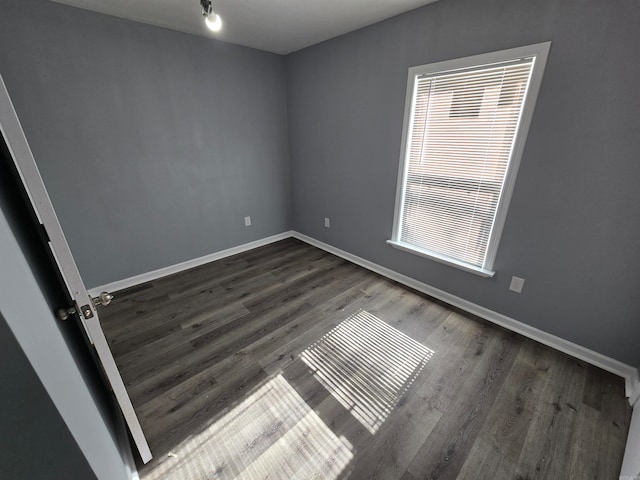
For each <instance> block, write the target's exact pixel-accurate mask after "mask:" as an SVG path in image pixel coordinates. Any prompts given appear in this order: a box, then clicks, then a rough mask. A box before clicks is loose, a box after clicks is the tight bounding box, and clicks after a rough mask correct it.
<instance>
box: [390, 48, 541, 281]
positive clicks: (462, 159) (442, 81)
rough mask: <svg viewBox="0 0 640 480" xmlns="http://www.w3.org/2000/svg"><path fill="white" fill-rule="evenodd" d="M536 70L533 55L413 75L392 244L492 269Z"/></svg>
mask: <svg viewBox="0 0 640 480" xmlns="http://www.w3.org/2000/svg"><path fill="white" fill-rule="evenodd" d="M547 48H548V47H547ZM535 62H536V56H535V55H529V56H523V57H520V58H515V59H513V58H512V59H509V60H507V61H500V62H492V63H489V64H481V65H472V66H470V67H465V68H456V69H455V70H452V69H447V70H444V71H443V70H441V71H436V72H429V73H424V74H416V75H414V77H413V81H412V84H413V92H412V98H411V109H410V111H409V119H408V121H409V125H408V128H407V125H405V130H406V145H405V147H404V159H403V162H404V168H403V171H402V182H401V184H400V185H399V188H400V196H399V197H400V198H399V200H400V205H399V208H398V206H397V211H396V219H395V222H396V223H395V225H394V238H393V239H392V243H393V242H394V241H395V242H397V243H398V244H400V245H401V246H409V247H411V248H413V249H416V250H418V251H419V252H424V253H427V254H432V255H434V256H437V257H440V258H444V259H451V260H452V262H453V263H457V264H463V265H468V266H470V267H472V268H477V269H479V270H483V269H484V270H487V269H490V268H491V267H492V265H490V263H491V262H492V255H490V253H491V249H492V246H495V243H496V241H495V238H493V236H492V234H493V233H494V230H495V228H494V227H495V223H496V217H497V215H498V213H499V207H500V205H501V198H502V195H503V191H504V187H505V181H506V179H507V174H508V172H509V164H510V161H511V159H512V156H513V152H514V146H515V144H516V140H517V136H518V132H519V127H520V124H521V119H522V115H523V107H524V105H525V100H526V97H527V92H528V89H529V86H530V81H531V78H532V73H533V70H534V64H535ZM405 121H407V120H405ZM505 208H506V207H505ZM492 239H493V241H492Z"/></svg>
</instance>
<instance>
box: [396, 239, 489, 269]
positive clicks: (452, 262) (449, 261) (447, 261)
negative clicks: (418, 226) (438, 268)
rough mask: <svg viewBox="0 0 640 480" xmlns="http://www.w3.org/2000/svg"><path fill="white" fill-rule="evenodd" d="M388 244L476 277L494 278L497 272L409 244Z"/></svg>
mask: <svg viewBox="0 0 640 480" xmlns="http://www.w3.org/2000/svg"><path fill="white" fill-rule="evenodd" d="M387 243H388V244H389V245H391V246H392V247H393V248H397V249H398V250H402V251H404V252H409V253H413V254H414V255H418V256H419V257H424V258H428V259H429V260H433V261H434V262H438V263H442V264H443V265H448V266H450V267H453V268H457V269H458V270H462V271H464V272H467V273H473V274H474V275H478V276H479V277H483V278H487V277H493V276H494V275H495V274H496V272H494V271H493V270H487V269H484V268H481V267H476V266H475V265H471V264H468V263H464V262H461V261H459V260H456V259H455V258H447V257H445V256H443V255H438V254H437V253H436V252H430V251H429V250H424V249H422V248H419V247H416V246H414V245H411V244H409V243H404V242H396V241H395V240H387Z"/></svg>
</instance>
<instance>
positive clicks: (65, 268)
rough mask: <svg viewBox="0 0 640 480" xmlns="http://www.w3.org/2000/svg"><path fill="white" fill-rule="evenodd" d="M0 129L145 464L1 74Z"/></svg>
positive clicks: (140, 437)
mask: <svg viewBox="0 0 640 480" xmlns="http://www.w3.org/2000/svg"><path fill="white" fill-rule="evenodd" d="M0 131H1V132H2V135H3V137H4V140H5V142H6V144H7V147H8V149H9V152H10V153H11V156H12V157H13V161H14V163H15V165H16V168H17V170H18V173H19V175H20V178H21V179H22V182H23V184H24V187H25V189H26V191H27V194H28V195H29V199H30V200H31V204H32V206H33V209H34V210H35V212H36V215H37V217H38V221H39V222H40V223H41V224H42V225H43V226H44V228H45V230H46V232H47V235H48V236H49V247H50V248H51V251H52V252H53V256H54V258H55V259H56V262H57V264H58V268H59V269H60V272H61V274H62V278H63V279H64V281H65V283H66V286H67V289H68V290H69V294H70V296H71V298H72V299H73V301H74V302H75V310H76V312H77V313H78V315H79V316H80V320H81V322H82V325H83V326H84V329H85V332H86V334H87V336H88V338H89V341H90V342H91V343H92V344H93V346H94V347H95V349H96V352H97V354H98V358H99V360H100V363H101V364H102V368H103V370H104V373H105V375H106V377H107V379H108V380H109V383H110V384H111V388H112V389H113V393H114V394H115V396H116V400H117V402H118V404H119V405H120V408H121V410H122V413H123V415H124V418H125V420H126V422H127V425H128V426H129V430H130V431H131V435H132V437H133V440H134V442H135V443H136V446H137V447H138V450H139V452H140V457H141V458H142V461H143V462H144V463H147V462H148V461H149V460H151V450H149V445H148V444H147V440H146V438H145V436H144V433H143V432H142V428H141V427H140V422H139V421H138V417H137V416H136V413H135V411H134V410H133V405H131V400H130V399H129V395H128V394H127V391H126V389H125V386H124V383H123V381H122V377H120V372H119V371H118V367H117V366H116V363H115V361H114V360H113V355H112V354H111V350H110V349H109V345H108V343H107V340H106V338H105V336H104V332H103V331H102V327H101V326H100V320H99V319H98V311H97V310H96V306H95V305H94V299H92V298H91V297H90V296H89V293H88V292H87V289H86V288H85V286H84V283H83V281H82V278H81V277H80V273H79V271H78V267H77V266H76V263H75V261H74V259H73V256H72V255H71V250H70V249H69V245H68V244H67V240H66V238H65V236H64V233H63V232H62V227H61V226H60V223H59V222H58V217H57V216H56V212H55V210H54V209H53V205H52V204H51V200H50V199H49V194H48V193H47V190H46V188H45V186H44V183H43V181H42V177H41V176H40V172H39V171H38V167H37V165H36V162H35V160H34V158H33V154H32V153H31V149H30V148H29V144H28V143H27V139H26V137H25V135H24V132H23V130H22V126H21V125H20V122H19V120H18V116H17V115H16V112H15V109H14V108H13V104H12V103H11V99H10V98H9V93H8V92H7V89H6V86H5V84H4V80H3V79H2V76H0Z"/></svg>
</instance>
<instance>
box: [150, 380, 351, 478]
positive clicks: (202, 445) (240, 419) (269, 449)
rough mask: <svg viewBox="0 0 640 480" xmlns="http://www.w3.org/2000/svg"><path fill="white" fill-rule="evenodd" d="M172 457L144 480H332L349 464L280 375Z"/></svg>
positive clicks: (340, 443) (341, 442)
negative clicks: (150, 479)
mask: <svg viewBox="0 0 640 480" xmlns="http://www.w3.org/2000/svg"><path fill="white" fill-rule="evenodd" d="M172 454H173V455H175V456H172V457H168V458H166V459H165V461H163V462H162V463H161V464H160V465H158V467H156V468H155V469H154V471H153V473H152V474H151V475H150V476H149V477H145V478H153V479H163V480H165V479H167V480H223V479H247V480H249V479H251V480H253V479H258V478H273V479H281V478H282V479H285V478H286V479H312V478H316V479H328V480H335V479H337V478H338V476H339V475H340V473H341V472H342V470H343V469H344V468H345V467H346V466H347V464H348V463H349V462H350V461H351V459H352V458H353V453H352V447H351V445H350V444H349V442H348V441H347V440H346V439H344V438H338V437H337V436H336V435H335V434H334V433H333V432H332V431H331V430H330V429H329V427H327V426H326V425H325V423H324V422H323V421H322V420H321V419H320V417H319V416H318V415H317V414H316V413H315V412H314V411H313V410H311V408H310V407H309V406H308V405H307V404H306V403H305V401H304V400H303V399H302V398H301V397H300V395H298V393H297V392H296V391H295V390H294V389H293V387H292V386H291V385H290V384H289V383H288V382H287V380H285V379H284V378H283V377H282V376H281V375H278V376H276V377H274V378H271V379H270V380H269V381H268V382H267V383H265V384H264V385H263V386H261V387H260V388H258V389H257V390H256V391H255V392H254V393H253V394H252V395H250V396H249V397H248V398H247V399H245V400H244V401H243V402H242V403H240V404H239V405H238V406H236V407H235V408H233V410H231V411H230V412H228V413H227V414H226V415H225V416H224V417H222V418H221V419H220V420H218V421H217V422H215V423H214V424H213V425H211V426H210V427H209V428H207V429H206V430H204V431H203V432H201V433H199V434H198V435H195V436H193V437H191V438H189V439H188V440H186V441H185V442H183V443H182V444H181V445H180V446H178V447H176V448H175V449H174V450H173V451H172Z"/></svg>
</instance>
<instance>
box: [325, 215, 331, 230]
mask: <svg viewBox="0 0 640 480" xmlns="http://www.w3.org/2000/svg"><path fill="white" fill-rule="evenodd" d="M324 226H325V228H331V220H329V217H324Z"/></svg>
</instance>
